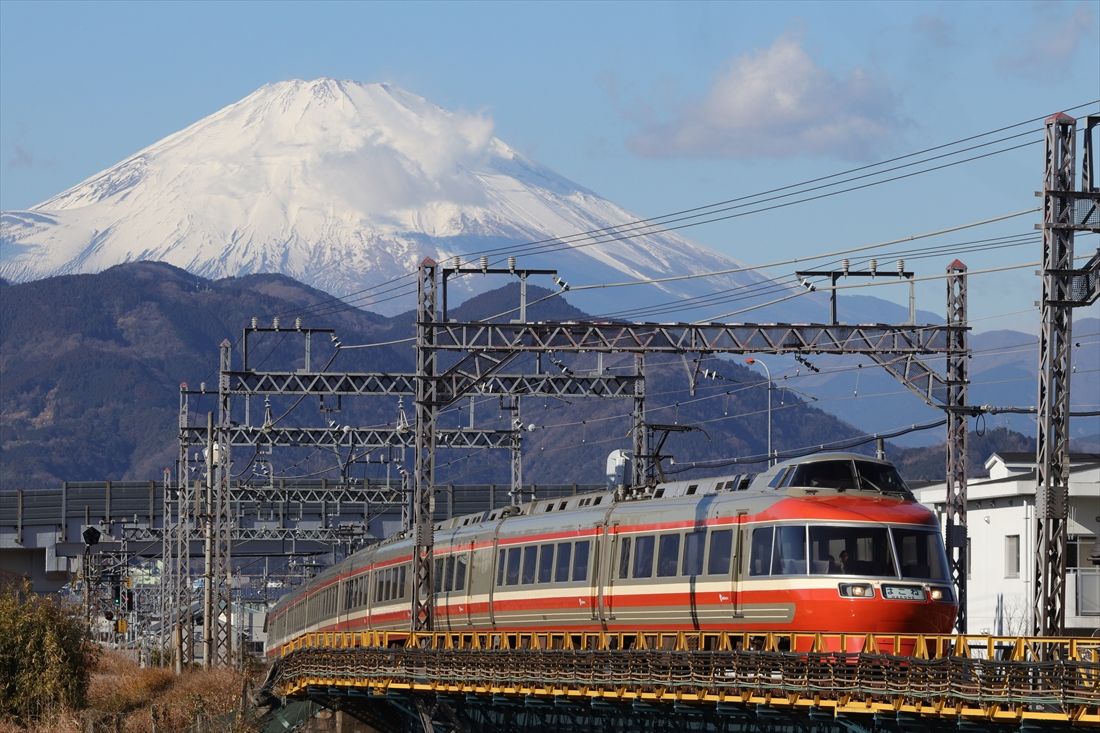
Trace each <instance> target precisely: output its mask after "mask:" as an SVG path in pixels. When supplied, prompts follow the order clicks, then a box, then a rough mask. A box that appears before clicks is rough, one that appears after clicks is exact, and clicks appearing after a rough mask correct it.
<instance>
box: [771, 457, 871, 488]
mask: <svg viewBox="0 0 1100 733" xmlns="http://www.w3.org/2000/svg"><path fill="white" fill-rule="evenodd" d="M787 486H798V487H806V488H824V489H836V490H838V491H850V490H853V489H855V488H856V477H855V474H854V473H852V462H851V461H847V460H837V461H813V462H811V463H803V464H801V465H799V466H798V468H796V469H795V470H794V471H792V472H791V477H790V479H789V480H788V481H787Z"/></svg>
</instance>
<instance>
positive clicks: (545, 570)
mask: <svg viewBox="0 0 1100 733" xmlns="http://www.w3.org/2000/svg"><path fill="white" fill-rule="evenodd" d="M553 578H554V546H553V545H552V544H551V545H542V546H540V547H539V582H540V583H549V582H550V581H551V580H553Z"/></svg>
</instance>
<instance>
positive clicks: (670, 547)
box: [657, 534, 680, 578]
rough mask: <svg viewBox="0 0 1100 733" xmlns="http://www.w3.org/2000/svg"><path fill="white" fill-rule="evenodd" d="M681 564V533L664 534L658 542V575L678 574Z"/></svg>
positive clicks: (659, 576)
mask: <svg viewBox="0 0 1100 733" xmlns="http://www.w3.org/2000/svg"><path fill="white" fill-rule="evenodd" d="M679 564H680V535H679V534H663V535H661V538H660V540H658V542H657V577H658V578H670V577H672V576H673V575H676V571H677V570H679Z"/></svg>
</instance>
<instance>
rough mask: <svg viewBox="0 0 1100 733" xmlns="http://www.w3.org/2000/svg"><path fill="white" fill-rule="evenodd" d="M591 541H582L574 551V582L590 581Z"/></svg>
mask: <svg viewBox="0 0 1100 733" xmlns="http://www.w3.org/2000/svg"><path fill="white" fill-rule="evenodd" d="M588 548H589V541H588V540H581V541H580V542H578V543H577V544H576V548H575V549H574V551H573V580H576V581H582V580H588Z"/></svg>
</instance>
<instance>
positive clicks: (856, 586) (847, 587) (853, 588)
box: [837, 583, 875, 598]
mask: <svg viewBox="0 0 1100 733" xmlns="http://www.w3.org/2000/svg"><path fill="white" fill-rule="evenodd" d="M837 588H838V589H839V590H840V595H841V596H843V597H844V598H874V596H875V589H874V588H872V587H871V584H870V583H841V584H840V585H838V586H837Z"/></svg>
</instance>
